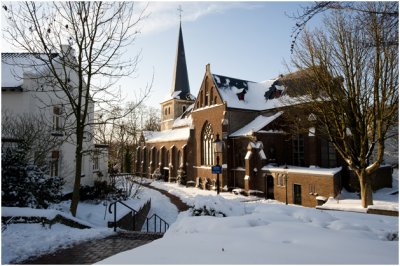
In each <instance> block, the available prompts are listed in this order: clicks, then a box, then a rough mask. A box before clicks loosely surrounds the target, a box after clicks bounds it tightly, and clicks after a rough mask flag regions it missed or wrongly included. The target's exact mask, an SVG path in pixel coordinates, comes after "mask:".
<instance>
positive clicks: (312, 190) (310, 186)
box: [308, 184, 317, 194]
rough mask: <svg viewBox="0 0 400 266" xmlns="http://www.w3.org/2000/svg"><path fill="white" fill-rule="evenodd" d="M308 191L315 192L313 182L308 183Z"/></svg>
mask: <svg viewBox="0 0 400 266" xmlns="http://www.w3.org/2000/svg"><path fill="white" fill-rule="evenodd" d="M308 192H309V193H310V194H315V193H317V191H316V190H315V184H309V185H308Z"/></svg>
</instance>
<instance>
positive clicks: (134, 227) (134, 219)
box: [132, 212, 136, 231]
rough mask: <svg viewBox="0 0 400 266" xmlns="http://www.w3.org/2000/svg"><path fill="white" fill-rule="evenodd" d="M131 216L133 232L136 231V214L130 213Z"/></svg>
mask: <svg viewBox="0 0 400 266" xmlns="http://www.w3.org/2000/svg"><path fill="white" fill-rule="evenodd" d="M132 215H133V231H136V214H135V213H134V212H132Z"/></svg>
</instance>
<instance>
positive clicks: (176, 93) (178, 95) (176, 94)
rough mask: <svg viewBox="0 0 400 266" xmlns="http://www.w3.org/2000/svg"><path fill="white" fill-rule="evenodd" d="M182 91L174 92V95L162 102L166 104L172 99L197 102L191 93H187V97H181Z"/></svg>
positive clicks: (169, 95)
mask: <svg viewBox="0 0 400 266" xmlns="http://www.w3.org/2000/svg"><path fill="white" fill-rule="evenodd" d="M181 93H182V91H174V92H172V94H168V95H167V96H166V97H165V98H164V99H163V100H162V101H161V102H166V101H169V100H172V99H177V100H186V101H195V100H196V97H194V96H193V94H191V93H187V94H186V95H183V96H182V95H181Z"/></svg>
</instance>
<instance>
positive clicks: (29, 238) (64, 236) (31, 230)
mask: <svg viewBox="0 0 400 266" xmlns="http://www.w3.org/2000/svg"><path fill="white" fill-rule="evenodd" d="M149 198H151V203H152V208H151V210H150V213H149V215H152V214H153V213H157V214H158V215H159V216H161V217H162V218H163V219H164V220H166V221H167V222H168V223H170V224H172V223H173V222H175V220H176V218H177V216H178V210H177V208H176V206H175V205H173V204H172V203H171V202H170V201H169V199H168V198H167V197H166V196H164V195H162V194H161V193H160V192H158V191H155V190H152V189H147V188H143V191H142V192H141V193H140V194H139V195H138V198H135V199H130V200H128V201H126V202H125V203H126V204H128V205H129V206H131V207H132V208H134V209H136V210H138V209H139V208H140V207H141V206H142V205H143V204H144V203H145V202H146V201H147V200H148V199H149ZM69 206H70V202H69V201H65V202H62V203H61V204H57V205H54V206H52V208H53V209H49V210H35V209H30V208H7V207H3V208H2V215H4V216H36V217H46V218H48V219H53V218H54V217H55V216H56V215H57V214H62V215H63V216H65V217H66V218H68V219H72V220H74V221H77V222H79V223H81V224H85V225H89V226H91V227H92V228H91V229H83V230H81V229H76V228H71V227H68V226H65V225H62V224H54V225H52V226H51V228H49V226H48V225H46V226H42V225H41V224H10V225H9V226H8V227H7V229H6V230H5V231H4V232H2V241H1V254H2V255H1V263H2V264H9V263H10V262H14V263H15V262H20V261H23V260H25V259H27V258H29V257H31V256H37V255H40V254H44V253H49V252H52V251H55V250H56V249H58V248H66V247H69V246H71V245H72V244H76V243H79V242H82V241H86V240H90V239H95V238H103V237H106V236H109V235H111V234H113V233H114V232H113V229H110V228H107V222H108V221H112V219H113V218H112V217H113V215H112V214H110V213H108V206H106V205H105V204H103V202H101V203H98V204H94V203H88V202H81V203H79V205H78V211H77V217H76V218H74V217H72V215H71V214H70V213H69ZM128 211H129V210H128V209H125V210H124V207H120V206H118V209H117V214H118V217H122V216H123V215H125V214H126V213H127V212H128Z"/></svg>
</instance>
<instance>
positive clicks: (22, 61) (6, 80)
mask: <svg viewBox="0 0 400 266" xmlns="http://www.w3.org/2000/svg"><path fill="white" fill-rule="evenodd" d="M43 56H44V55H41V54H32V53H2V54H1V87H2V88H8V89H10V88H18V87H20V86H21V85H22V83H23V80H22V78H23V76H24V73H35V72H40V71H41V70H43V69H45V68H47V67H46V64H45V63H44V62H43V61H42V60H41V59H40V58H41V57H42V58H43ZM54 56H57V54H54Z"/></svg>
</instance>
